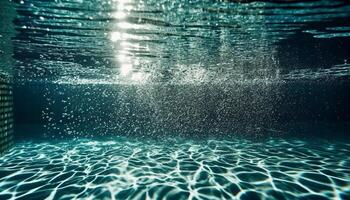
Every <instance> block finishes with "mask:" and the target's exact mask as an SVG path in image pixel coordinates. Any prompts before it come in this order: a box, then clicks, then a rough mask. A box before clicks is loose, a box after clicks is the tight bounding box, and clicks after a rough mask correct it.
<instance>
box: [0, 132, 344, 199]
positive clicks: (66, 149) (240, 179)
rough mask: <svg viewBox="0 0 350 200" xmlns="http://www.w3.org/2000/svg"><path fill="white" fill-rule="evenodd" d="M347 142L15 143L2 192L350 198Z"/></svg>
mask: <svg viewBox="0 0 350 200" xmlns="http://www.w3.org/2000/svg"><path fill="white" fill-rule="evenodd" d="M349 155H350V144H347V143H346V142H334V141H333V142H327V141H317V142H316V141H314V142H308V141H303V140H297V139H269V140H264V141H259V142H256V141H250V140H243V139H237V140H234V141H225V140H205V141H193V140H183V139H173V140H166V141H151V140H144V141H140V139H138V140H135V139H126V138H114V139H111V140H103V141H101V140H91V139H77V140H73V141H56V142H22V143H18V144H17V145H16V146H15V147H14V148H13V149H12V150H11V151H10V152H9V153H8V154H7V155H5V156H3V157H2V158H1V159H0V199H278V200H282V199H349V198H350V157H349Z"/></svg>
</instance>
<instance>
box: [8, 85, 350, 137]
mask: <svg viewBox="0 0 350 200" xmlns="http://www.w3.org/2000/svg"><path fill="white" fill-rule="evenodd" d="M348 91H350V84H349V82H348V81H346V80H344V81H339V80H338V81H337V82H336V83H334V82H332V81H325V82H322V83H321V82H310V81H308V82H301V81H299V82H288V83H270V84H259V83H251V84H247V85H242V84H236V85H231V84H230V85H196V86H195V85H153V86H150V85H145V86H140V85H133V86H128V85H120V86H116V85H97V86H86V85H78V86H71V85H55V84H54V85H49V86H48V85H45V87H43V86H42V85H31V86H28V85H26V86H25V87H24V86H18V87H15V88H14V99H15V102H14V105H15V106H14V107H15V121H16V122H17V128H18V129H19V130H20V129H21V128H23V127H26V128H28V126H30V124H32V125H35V127H34V128H37V131H34V132H33V133H32V134H34V135H35V137H39V136H44V135H45V133H47V132H50V133H55V134H53V137H59V138H61V137H64V136H69V135H71V136H74V135H80V136H99V135H114V134H115V133H118V135H124V136H127V135H140V136H142V135H143V136H155V137H166V136H167V135H169V134H171V135H178V136H185V135H186V136H193V137H203V136H205V135H217V136H219V135H225V136H227V137H230V138H232V137H233V138H234V137H236V136H242V135H243V136H247V137H248V136H253V137H264V136H266V137H267V136H268V133H269V131H270V132H271V130H273V131H272V132H273V133H275V134H276V133H278V134H277V135H279V136H284V135H285V136H290V135H293V134H295V135H298V136H300V135H303V136H309V137H322V136H328V137H335V136H336V135H340V136H346V135H347V131H345V130H347V128H348V127H349V123H348V122H349V120H350V104H348V102H350V93H349V92H348ZM16 99H17V100H18V101H16ZM293 125H294V126H295V127H296V128H294V129H296V130H298V131H296V130H293V128H292V127H293ZM308 126H309V129H310V127H313V128H317V127H328V128H330V127H332V126H333V128H330V130H329V131H327V130H324V131H323V134H321V133H320V132H319V130H317V131H314V130H307V128H308ZM40 129H41V131H40ZM303 129H304V130H303ZM319 129H322V128H319ZM334 129H338V130H334ZM344 129H345V130H344ZM92 130H93V131H92ZM17 132H18V133H19V134H17V135H16V137H18V138H22V137H23V138H31V137H33V135H31V133H26V134H22V131H17ZM90 132H91V133H90ZM283 132H285V133H283ZM88 133H89V134H88ZM327 134H328V135H327ZM46 136H47V135H46Z"/></svg>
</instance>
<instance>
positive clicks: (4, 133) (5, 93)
mask: <svg viewBox="0 0 350 200" xmlns="http://www.w3.org/2000/svg"><path fill="white" fill-rule="evenodd" d="M12 144H13V98H12V86H11V80H9V79H7V78H4V77H2V76H1V75H0V154H3V153H4V152H5V151H6V150H8V149H9V148H10V147H11V146H12Z"/></svg>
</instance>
